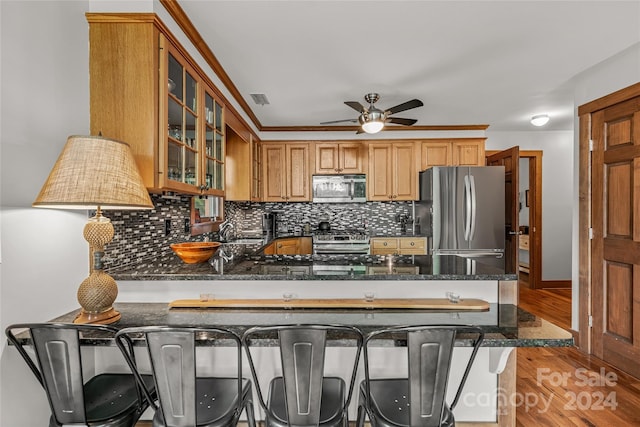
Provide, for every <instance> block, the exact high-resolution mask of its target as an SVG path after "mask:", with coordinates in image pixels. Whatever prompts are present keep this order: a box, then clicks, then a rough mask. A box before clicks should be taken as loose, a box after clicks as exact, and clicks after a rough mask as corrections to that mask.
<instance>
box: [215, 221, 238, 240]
mask: <svg viewBox="0 0 640 427" xmlns="http://www.w3.org/2000/svg"><path fill="white" fill-rule="evenodd" d="M234 230H235V227H234V225H233V224H232V223H231V221H229V220H228V219H227V220H225V221H224V222H223V223H222V224H220V229H219V230H218V233H219V234H220V238H221V240H223V241H226V242H228V241H229V240H230V239H229V238H230V237H231V233H233V231H234Z"/></svg>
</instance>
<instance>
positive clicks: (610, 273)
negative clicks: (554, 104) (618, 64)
mask: <svg viewBox="0 0 640 427" xmlns="http://www.w3.org/2000/svg"><path fill="white" fill-rule="evenodd" d="M591 123H592V125H591V136H592V139H593V153H592V160H591V161H592V172H591V173H592V187H591V191H592V199H591V200H592V205H591V209H592V223H591V227H592V228H593V240H592V246H591V259H592V262H591V277H592V279H591V280H592V282H591V292H592V300H591V313H592V316H593V329H592V332H591V333H592V336H591V339H592V351H593V354H595V355H596V356H597V357H599V358H601V359H603V360H604V361H605V362H608V363H610V364H612V365H614V366H616V367H618V368H620V369H623V370H625V371H627V372H629V373H631V374H632V375H634V376H636V377H640V364H639V363H638V360H640V297H639V296H640V208H639V206H640V97H637V98H633V99H630V100H629V101H626V102H622V103H619V104H615V105H613V106H611V107H608V108H605V109H604V110H600V111H597V112H595V113H594V114H593V115H592V122H591Z"/></svg>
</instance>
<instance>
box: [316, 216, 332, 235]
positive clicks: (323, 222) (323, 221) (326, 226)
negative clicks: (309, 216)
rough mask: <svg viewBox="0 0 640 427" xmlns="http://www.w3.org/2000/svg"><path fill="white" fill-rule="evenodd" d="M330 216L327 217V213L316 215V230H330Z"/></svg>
mask: <svg viewBox="0 0 640 427" xmlns="http://www.w3.org/2000/svg"><path fill="white" fill-rule="evenodd" d="M329 221H331V218H329V215H328V214H322V215H320V216H319V217H318V230H320V231H330V230H331V223H330V222H329Z"/></svg>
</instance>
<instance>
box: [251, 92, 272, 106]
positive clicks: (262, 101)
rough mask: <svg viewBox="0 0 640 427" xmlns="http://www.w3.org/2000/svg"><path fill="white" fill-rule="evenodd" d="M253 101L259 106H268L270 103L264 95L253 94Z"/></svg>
mask: <svg viewBox="0 0 640 427" xmlns="http://www.w3.org/2000/svg"><path fill="white" fill-rule="evenodd" d="M251 99H253V102H255V103H256V104H258V105H267V104H268V103H269V100H268V99H267V95H265V94H264V93H252V94H251Z"/></svg>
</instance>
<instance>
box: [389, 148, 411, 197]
mask: <svg viewBox="0 0 640 427" xmlns="http://www.w3.org/2000/svg"><path fill="white" fill-rule="evenodd" d="M417 186H418V171H417V170H416V145H415V143H413V142H400V143H398V142H396V143H394V144H393V193H392V196H391V199H392V200H396V201H397V200H416V199H417V191H416V188H417Z"/></svg>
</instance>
